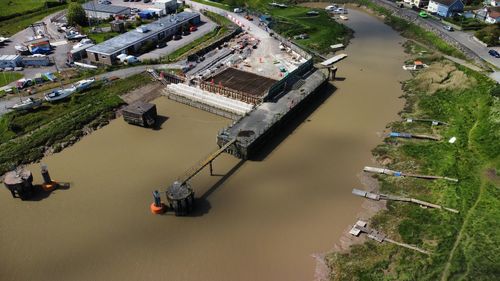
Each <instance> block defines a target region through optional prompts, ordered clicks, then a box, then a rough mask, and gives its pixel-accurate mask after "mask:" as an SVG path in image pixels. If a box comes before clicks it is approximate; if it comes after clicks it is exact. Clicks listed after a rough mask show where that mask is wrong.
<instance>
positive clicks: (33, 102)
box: [10, 98, 42, 110]
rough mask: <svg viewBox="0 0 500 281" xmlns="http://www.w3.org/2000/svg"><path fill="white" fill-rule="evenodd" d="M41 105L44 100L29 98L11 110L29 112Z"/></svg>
mask: <svg viewBox="0 0 500 281" xmlns="http://www.w3.org/2000/svg"><path fill="white" fill-rule="evenodd" d="M40 105H42V100H40V99H33V98H28V99H26V100H22V101H21V102H19V103H16V104H14V105H13V106H12V107H10V108H11V109H14V110H28V109H32V108H34V107H38V106H40Z"/></svg>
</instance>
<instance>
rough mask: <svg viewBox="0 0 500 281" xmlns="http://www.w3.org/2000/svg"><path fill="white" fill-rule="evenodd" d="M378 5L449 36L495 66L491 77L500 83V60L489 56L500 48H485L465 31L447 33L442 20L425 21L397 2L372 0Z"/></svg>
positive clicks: (428, 19)
mask: <svg viewBox="0 0 500 281" xmlns="http://www.w3.org/2000/svg"><path fill="white" fill-rule="evenodd" d="M372 1H373V2H374V3H376V4H385V5H389V6H391V7H392V8H393V9H395V10H398V11H399V12H400V13H401V14H403V15H404V16H405V17H406V18H407V19H409V20H410V21H413V22H416V23H417V24H427V25H429V26H431V27H432V28H433V29H434V32H435V33H438V34H441V35H443V36H447V37H448V38H449V39H451V40H453V41H455V42H457V43H458V44H460V45H462V46H464V47H465V48H467V49H469V50H470V51H471V52H472V53H474V54H476V55H477V56H478V57H480V58H481V59H483V60H484V61H486V62H488V63H490V64H491V65H493V66H494V67H495V68H496V69H494V72H493V73H492V74H490V77H491V78H492V79H494V80H496V81H497V82H499V83H500V71H499V70H500V58H495V57H492V56H490V55H489V54H488V51H489V50H490V49H494V50H497V51H499V52H500V47H485V46H484V45H482V44H481V43H479V42H477V41H476V40H474V39H473V34H472V33H470V32H465V31H460V30H457V31H452V32H449V31H446V30H445V29H444V28H443V26H444V25H445V24H443V23H442V22H441V21H440V20H437V19H434V18H432V17H430V18H427V19H424V18H422V17H420V16H419V15H418V13H417V12H416V11H414V10H411V9H408V8H399V7H398V6H397V4H396V3H395V2H392V1H389V0H372Z"/></svg>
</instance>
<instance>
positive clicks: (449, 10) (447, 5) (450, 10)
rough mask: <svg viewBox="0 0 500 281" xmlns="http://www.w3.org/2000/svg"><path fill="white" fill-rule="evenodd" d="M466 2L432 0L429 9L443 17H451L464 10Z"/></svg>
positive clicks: (458, 0)
mask: <svg viewBox="0 0 500 281" xmlns="http://www.w3.org/2000/svg"><path fill="white" fill-rule="evenodd" d="M463 10H464V3H463V2H462V1H461V0H430V1H429V7H428V8H427V11H429V12H430V13H433V14H437V15H438V16H441V17H445V18H447V17H450V16H452V15H454V14H456V13H460V12H463Z"/></svg>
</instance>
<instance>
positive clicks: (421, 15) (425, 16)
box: [418, 11, 429, 19]
mask: <svg viewBox="0 0 500 281" xmlns="http://www.w3.org/2000/svg"><path fill="white" fill-rule="evenodd" d="M418 15H419V16H420V17H422V18H424V19H425V18H427V17H429V15H428V14H427V13H426V12H424V11H422V12H420V13H418Z"/></svg>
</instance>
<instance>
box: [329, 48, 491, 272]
mask: <svg viewBox="0 0 500 281" xmlns="http://www.w3.org/2000/svg"><path fill="white" fill-rule="evenodd" d="M416 58H417V59H423V60H424V61H425V62H426V63H428V64H430V65H431V67H429V68H428V69H426V70H424V71H422V72H421V73H419V74H417V75H416V76H415V77H414V78H413V79H411V80H409V81H407V82H405V84H404V90H405V98H406V101H407V103H406V106H405V109H404V111H403V112H402V115H403V116H405V117H414V118H432V119H437V120H441V121H445V122H447V123H449V125H448V126H443V127H431V126H430V125H429V124H425V123H418V122H413V123H407V122H394V123H392V124H391V125H390V127H391V129H392V130H393V131H397V132H410V133H427V134H439V135H441V136H443V137H444V141H441V142H431V141H416V140H401V139H385V141H384V144H382V145H379V146H378V147H377V148H375V149H374V150H373V154H374V155H375V156H376V158H377V160H378V161H379V162H380V163H383V164H384V165H385V166H386V167H388V168H389V169H394V170H401V171H408V172H414V173H417V174H418V173H421V174H431V175H433V174H434V175H445V176H449V177H454V178H458V179H459V182H458V183H451V182H444V181H426V180H419V179H410V178H397V177H388V176H377V178H378V179H379V182H380V192H381V193H385V194H395V195H404V196H408V197H414V198H418V199H421V200H425V201H430V202H435V203H437V204H441V205H444V206H447V207H451V208H455V209H458V210H460V213H459V214H454V213H450V212H446V211H441V210H433V209H423V208H420V207H418V206H416V205H413V204H407V203H401V202H388V203H387V210H384V211H381V212H379V213H378V214H377V215H375V216H374V217H373V218H372V219H371V221H370V223H369V226H370V227H373V228H375V229H377V230H379V231H382V232H384V233H385V234H387V235H388V237H390V238H391V239H394V240H397V241H402V242H405V243H408V244H413V245H417V246H418V247H421V248H424V249H426V250H429V251H431V252H432V254H431V255H430V256H425V255H422V254H420V253H418V252H414V251H411V250H407V249H404V248H401V247H398V246H395V245H392V244H388V243H382V244H380V243H377V242H373V240H371V241H368V242H366V243H364V244H360V245H354V246H352V247H351V249H350V251H349V252H347V253H332V254H330V255H328V256H327V257H326V260H327V263H328V265H329V266H330V268H331V270H332V275H331V279H332V280H494V279H495V278H496V277H498V274H499V272H500V258H499V257H498V254H496V253H497V252H498V247H499V245H500V236H499V235H498V233H497V227H495V225H498V221H499V220H500V211H499V210H500V200H499V198H500V191H499V189H498V186H499V183H500V182H499V180H500V178H499V177H498V176H497V175H496V173H497V171H498V169H499V168H500V157H499V154H500V143H499V142H498V139H499V137H500V114H499V112H500V101H499V92H500V88H498V86H497V85H496V83H494V82H492V81H491V80H489V79H488V78H487V77H485V76H484V75H482V74H480V73H477V72H474V71H471V70H469V69H466V68H463V67H461V66H457V65H453V64H452V63H451V62H446V61H442V60H441V59H439V57H438V56H428V57H423V58H422V57H416ZM452 136H455V137H457V142H456V143H454V144H450V143H448V142H447V140H448V139H449V138H451V137H452ZM381 165H382V164H381Z"/></svg>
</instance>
